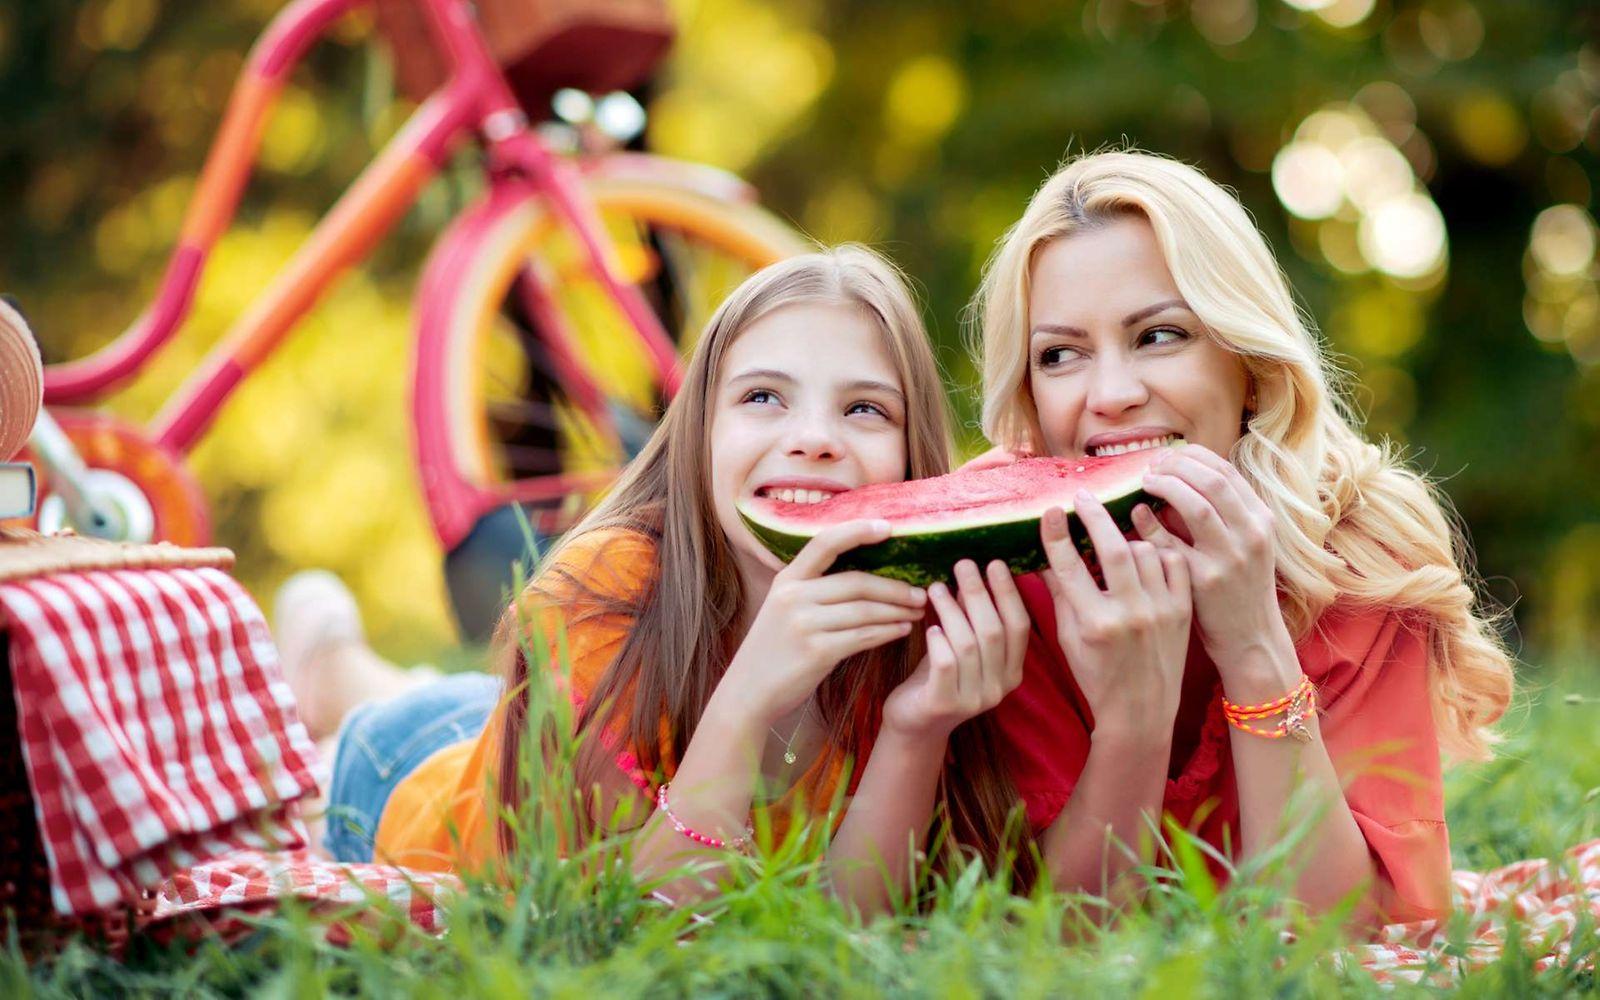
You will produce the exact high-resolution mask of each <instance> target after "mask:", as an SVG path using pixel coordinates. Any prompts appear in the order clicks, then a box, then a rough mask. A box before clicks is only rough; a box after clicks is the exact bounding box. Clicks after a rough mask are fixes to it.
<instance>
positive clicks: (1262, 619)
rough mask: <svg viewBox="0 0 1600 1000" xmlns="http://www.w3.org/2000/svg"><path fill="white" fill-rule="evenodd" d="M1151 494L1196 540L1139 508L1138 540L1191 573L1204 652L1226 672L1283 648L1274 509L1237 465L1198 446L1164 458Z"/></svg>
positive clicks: (1154, 468)
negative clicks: (1258, 649) (1261, 652)
mask: <svg viewBox="0 0 1600 1000" xmlns="http://www.w3.org/2000/svg"><path fill="white" fill-rule="evenodd" d="M1145 489H1146V490H1148V491H1149V492H1150V493H1152V494H1154V495H1155V496H1158V497H1160V498H1161V499H1163V500H1165V501H1166V502H1167V504H1168V505H1169V506H1168V509H1169V510H1170V511H1172V514H1173V516H1176V517H1177V518H1178V519H1179V520H1180V521H1181V522H1182V525H1183V528H1182V530H1183V531H1185V532H1187V533H1188V535H1189V537H1190V538H1192V539H1193V541H1192V542H1185V541H1184V540H1183V539H1181V538H1179V537H1178V536H1176V535H1174V534H1173V533H1172V532H1171V531H1168V530H1167V528H1166V527H1165V526H1163V525H1162V523H1161V520H1160V518H1158V517H1157V516H1156V515H1155V514H1153V513H1151V511H1150V509H1149V508H1148V507H1146V506H1144V505H1142V504H1141V505H1140V506H1139V507H1137V508H1135V509H1134V512H1133V523H1134V527H1135V528H1136V529H1137V530H1138V532H1139V534H1140V536H1142V537H1143V538H1145V539H1146V540H1148V541H1150V542H1151V543H1152V544H1154V545H1155V546H1157V547H1158V548H1160V549H1161V550H1162V552H1163V553H1177V554H1179V555H1181V556H1182V557H1183V559H1184V562H1185V564H1186V565H1187V566H1188V568H1189V578H1190V581H1191V584H1192V586H1193V587H1194V613H1195V620H1196V621H1197V622H1198V623H1199V625H1200V636H1201V639H1202V640H1203V641H1204V643H1205V648H1206V653H1207V655H1209V656H1210V657H1211V658H1212V660H1214V661H1215V662H1216V664H1217V668H1218V669H1219V670H1227V669H1228V666H1229V665H1230V664H1232V663H1235V662H1237V661H1239V660H1240V659H1241V658H1242V654H1244V653H1246V652H1248V651H1249V650H1250V649H1251V648H1252V647H1255V646H1259V645H1263V644H1266V643H1269V642H1270V643H1277V642H1278V640H1279V639H1280V638H1281V637H1280V636H1279V634H1278V633H1279V632H1282V631H1283V629H1284V624H1283V614H1282V612H1281V611H1280V610H1279V608H1278V592H1277V576H1276V565H1275V557H1274V551H1273V531H1272V529H1273V517H1272V511H1271V510H1270V509H1268V507H1267V505H1266V504H1265V503H1263V502H1262V500H1261V498H1260V497H1258V496H1256V492H1255V490H1253V489H1251V488H1250V484H1249V483H1247V482H1245V480H1244V476H1242V475H1240V473H1239V470H1238V469H1235V468H1234V467H1233V464H1232V463H1230V462H1228V461H1227V460H1225V459H1223V458H1222V457H1220V456H1219V455H1217V454H1216V453H1215V452H1213V451H1210V450H1209V449H1206V448H1203V447H1201V446H1200V445H1185V446H1184V447H1183V448H1179V449H1174V450H1172V451H1171V452H1169V453H1168V454H1165V455H1162V456H1161V457H1160V458H1158V459H1156V460H1155V462H1153V463H1152V464H1151V470H1150V472H1149V473H1147V474H1146V476H1145Z"/></svg>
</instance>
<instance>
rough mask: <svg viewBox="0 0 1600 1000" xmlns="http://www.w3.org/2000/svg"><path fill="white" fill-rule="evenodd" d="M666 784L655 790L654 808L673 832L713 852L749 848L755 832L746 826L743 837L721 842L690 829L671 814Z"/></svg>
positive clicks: (718, 839)
mask: <svg viewBox="0 0 1600 1000" xmlns="http://www.w3.org/2000/svg"><path fill="white" fill-rule="evenodd" d="M668 784H669V782H662V783H661V785H660V787H658V788H657V789H656V808H657V809H658V810H660V812H661V815H663V816H665V817H666V818H667V822H668V823H671V824H672V828H673V829H674V830H676V831H678V832H679V833H681V834H683V835H684V836H685V837H688V838H689V839H690V840H692V841H694V842H695V843H697V844H699V845H700V846H702V847H710V848H712V849H714V850H722V849H723V848H728V849H730V850H734V851H742V850H744V849H745V848H747V847H749V846H750V837H751V836H752V835H753V834H754V833H755V831H754V830H752V829H751V828H750V827H748V826H747V827H745V828H744V835H743V836H739V837H735V838H733V839H732V840H723V839H722V838H721V837H713V836H711V835H710V834H707V833H701V832H700V831H698V830H696V829H694V828H692V827H690V826H689V825H688V824H687V823H685V822H684V821H683V820H681V819H679V818H678V817H677V816H676V815H675V814H674V813H673V811H672V807H671V806H670V805H668V804H667V785H668Z"/></svg>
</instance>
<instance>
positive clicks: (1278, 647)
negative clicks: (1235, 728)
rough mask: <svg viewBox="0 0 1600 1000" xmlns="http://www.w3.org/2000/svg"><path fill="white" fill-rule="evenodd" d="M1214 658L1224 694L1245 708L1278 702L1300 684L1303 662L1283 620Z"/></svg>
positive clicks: (1218, 653) (1219, 652) (1217, 653)
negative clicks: (1267, 702)
mask: <svg viewBox="0 0 1600 1000" xmlns="http://www.w3.org/2000/svg"><path fill="white" fill-rule="evenodd" d="M1211 657H1212V662H1214V663H1215V664H1216V665H1217V673H1218V674H1219V675H1221V677H1222V692H1223V694H1224V695H1226V696H1227V698H1228V700H1229V701H1233V702H1236V703H1238V704H1241V705H1245V704H1253V703H1255V702H1259V701H1268V700H1271V699H1273V698H1277V697H1279V696H1281V695H1283V694H1286V693H1287V692H1288V691H1289V690H1290V689H1291V688H1293V687H1294V686H1295V685H1296V684H1298V683H1299V682H1300V677H1301V671H1300V660H1299V657H1298V656H1297V655H1296V654H1295V649H1294V641H1293V640H1292V639H1291V638H1290V637H1289V630H1288V629H1287V628H1286V627H1285V626H1284V624H1283V621H1282V619H1278V620H1276V621H1275V622H1274V623H1273V624H1271V625H1268V626H1267V627H1266V628H1265V629H1263V630H1262V631H1261V632H1260V633H1258V634H1257V635H1255V636H1252V637H1251V638H1250V639H1248V640H1246V641H1243V642H1239V643H1237V644H1234V645H1232V646H1231V647H1230V648H1227V649H1221V650H1218V651H1217V652H1216V653H1213V654H1211Z"/></svg>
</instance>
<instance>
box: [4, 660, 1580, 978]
mask: <svg viewBox="0 0 1600 1000" xmlns="http://www.w3.org/2000/svg"><path fill="white" fill-rule="evenodd" d="M1528 687H1529V691H1530V693H1529V694H1528V695H1527V696H1526V698H1525V700H1524V703H1523V704H1522V706H1521V707H1520V708H1519V709H1518V710H1517V711H1516V712H1514V713H1513V716H1512V718H1511V719H1510V721H1509V724H1508V729H1509V730H1510V732H1511V738H1510V739H1509V740H1508V742H1507V744H1506V745H1505V747H1504V748H1503V752H1502V755H1501V756H1500V757H1499V759H1497V760H1496V761H1494V762H1492V763H1490V764H1487V765H1481V766H1476V767H1471V768H1463V769H1459V770H1457V771H1456V772H1454V773H1452V774H1451V775H1450V777H1449V780H1448V801H1449V819H1450V828H1451V837H1452V842H1453V845H1454V851H1455V857H1456V862H1457V864H1458V865H1461V866H1468V867H1484V866H1490V865H1494V864H1498V863H1502V862H1505V861H1509V860H1515V859H1518V858H1522V857H1529V856H1545V855H1552V854H1556V853H1559V852H1560V850H1561V849H1563V848H1565V847H1568V846H1570V845H1572V844H1574V843H1577V842H1579V841H1581V840H1586V839H1590V838H1593V837H1596V836H1600V754H1597V753H1596V749H1597V742H1600V741H1597V739H1596V736H1595V732H1596V730H1597V729H1600V674H1596V673H1594V672H1590V671H1576V670H1575V671H1569V672H1567V673H1565V674H1562V675H1560V676H1556V677H1551V676H1541V675H1539V674H1537V673H1532V675H1531V676H1530V677H1529V678H1528ZM1574 696H1577V697H1580V698H1582V699H1585V700H1581V701H1577V702H1576V703H1574V700H1573V699H1574ZM1587 699H1596V700H1587ZM571 752H572V748H571V747H570V746H563V747H561V748H559V749H558V750H557V751H556V752H555V753H556V759H554V760H552V761H550V762H549V766H548V767H547V768H546V769H545V770H546V771H547V772H548V773H559V772H560V769H561V767H562V766H563V762H564V760H566V759H570V754H571ZM543 792H544V793H545V794H548V795H551V796H559V795H560V794H561V792H560V787H559V783H556V782H549V783H545V784H544V785H543ZM527 813H528V815H527V816H525V817H523V835H524V838H525V839H524V843H525V845H527V846H526V847H525V850H524V852H523V856H522V857H521V859H520V861H519V863H518V865H517V870H516V871H515V872H513V873H512V877H511V879H510V883H509V886H508V885H507V884H505V883H501V884H497V885H481V884H480V885H474V886H472V887H471V888H470V889H469V891H468V892H467V893H466V894H465V895H464V896H463V897H462V898H460V899H459V900H457V901H456V902H455V903H454V904H453V909H452V915H451V921H450V927H451V930H450V932H449V934H447V935H446V936H444V937H443V938H439V939H433V938H429V937H426V936H423V935H421V934H419V933H415V932H411V931H408V930H405V929H404V928H400V927H398V926H396V927H391V928H390V930H389V934H388V940H383V941H380V940H379V936H380V935H375V934H367V935H363V936H361V937H359V938H358V940H357V941H356V942H355V944H354V945H353V946H351V947H348V948H341V947H334V946H332V945H329V944H327V943H325V942H324V941H323V940H322V936H321V924H320V923H319V922H318V921H316V920H311V919H309V918H308V917H307V916H306V915H305V914H303V913H295V912H288V913H284V914H281V915H278V916H274V917H271V918H265V919H263V920H262V921H261V922H260V925H259V927H258V929H257V930H256V931H255V932H254V933H253V934H252V935H251V936H250V937H249V938H248V939H246V940H245V941H243V942H240V943H237V944H235V945H233V946H232V947H222V946H219V945H217V944H216V943H206V944H203V945H201V946H200V947H199V948H198V949H197V950H193V951H189V950H184V949H178V948H170V947H169V948H160V947H156V946H154V945H151V944H149V943H141V944H138V945H136V947H135V948H134V949H133V951H132V952H131V953H130V954H129V955H128V956H127V958H126V959H125V960H124V961H121V962H117V961H112V960H110V959H108V958H106V957H104V956H102V955H101V954H99V953H97V952H96V951H95V950H94V949H92V948H90V947H88V946H85V945H83V944H74V945H72V946H71V947H69V948H67V949H65V950H64V951H63V952H61V953H60V954H58V955H56V956H54V957H53V958H51V959H50V960H47V961H42V962H38V963H35V964H32V965H30V964H28V963H26V962H25V961H24V960H23V959H22V958H21V956H20V954H19V953H18V951H17V950H16V947H15V945H14V944H13V945H12V946H11V947H10V948H9V949H6V950H3V951H0V996H5V997H21V996H29V995H37V996H84V995H104V994H108V993H109V994H137V995H150V996H186V997H187V996H208V995H209V996H245V995H248V996H251V997H258V996H260V997H276V996H284V997H288V996H307V995H316V994H321V993H338V994H352V995H357V994H359V995H371V996H384V997H387V996H398V995H405V996H421V997H449V998H464V997H475V996H505V997H521V996H526V995H530V994H536V995H541V996H542V995H552V996H573V997H585V998H595V997H600V996H604V997H606V998H608V1000H609V998H611V997H628V996H679V995H694V996H697V997H705V998H710V997H724V996H729V997H731V996H776V997H791V996H792V997H812V996H834V995H838V996H877V995H894V996H953V997H986V996H996V997H999V996H1004V997H1034V996H1041V997H1042V996H1058V995H1064V994H1069V995H1088V996H1100V995H1115V996H1135V997H1146V996H1148V997H1162V998H1168V997H1187V996H1196V997H1202V996H1205V997H1209V996H1230V997H1231V996H1302V995H1304V996H1333V995H1341V996H1342V995H1350V994H1354V995H1368V994H1372V995H1377V994H1383V995H1400V996H1408V995H1414V994H1433V993H1438V992H1447V991H1457V992H1460V993H1461V994H1462V995H1466V996H1479V995H1494V996H1500V995H1507V994H1511V995H1524V996H1539V995H1552V996H1554V995H1562V996H1568V995H1572V994H1574V993H1590V994H1594V993H1600V985H1597V983H1596V978H1595V975H1594V973H1593V971H1585V967H1584V966H1585V963H1587V966H1588V968H1589V969H1590V970H1592V967H1593V965H1594V964H1595V962H1596V959H1597V958H1600V937H1597V936H1596V933H1595V931H1594V929H1593V928H1591V927H1585V928H1582V929H1581V930H1580V934H1579V936H1578V938H1577V940H1576V941H1575V946H1574V960H1573V962H1572V963H1570V964H1569V965H1568V966H1565V967H1560V968H1555V969H1551V970H1547V971H1545V972H1543V973H1539V974H1535V973H1534V971H1533V960H1534V958H1535V957H1536V956H1532V955H1527V954H1522V953H1519V952H1517V951H1515V950H1510V951H1508V952H1507V953H1506V954H1504V955H1503V956H1502V957H1501V958H1500V960H1499V961H1497V962H1496V963H1495V964H1493V965H1491V966H1489V967H1487V968H1483V969H1479V970H1477V971H1474V972H1472V973H1470V974H1469V975H1467V976H1466V977H1464V978H1463V979H1461V980H1459V981H1458V982H1456V983H1455V984H1454V986H1453V987H1452V988H1451V989H1449V990H1447V989H1446V988H1444V987H1439V986H1416V987H1413V986H1404V985H1402V986H1400V987H1396V988H1393V989H1391V990H1388V991H1387V992H1386V991H1385V990H1383V989H1380V988H1379V987H1378V986H1377V985H1375V984H1374V983H1373V982H1372V981H1371V979H1370V978H1369V977H1368V976H1367V975H1366V974H1365V973H1364V972H1363V971H1362V970H1360V969H1359V968H1351V967H1343V968H1341V967H1340V966H1339V965H1337V964H1336V963H1334V962H1332V961H1330V959H1329V956H1330V955H1331V954H1333V953H1334V952H1335V951H1336V950H1337V949H1338V947H1339V946H1340V944H1341V942H1342V939H1341V936H1340V933H1339V932H1338V930H1337V929H1336V927H1335V925H1334V923H1333V922H1332V921H1331V920H1326V921H1321V922H1315V921H1303V920H1297V919H1296V918H1294V917H1293V916H1292V915H1289V913H1287V912H1286V908H1285V907H1284V906H1283V905H1282V902H1283V894H1282V892H1281V891H1280V890H1279V889H1278V888H1277V887H1278V886H1279V885H1280V884H1281V880H1282V872H1281V866H1279V865H1277V864H1275V863H1271V862H1269V863H1266V864H1265V865H1264V866H1263V867H1262V868H1261V869H1260V870H1252V871H1249V872H1246V873H1243V874H1242V875H1241V877H1239V878H1237V879H1235V881H1234V882H1233V884H1232V885H1231V886H1229V887H1227V888H1224V889H1220V890H1219V889H1218V888H1217V887H1216V886H1214V885H1212V884H1211V882H1210V880H1209V879H1208V878H1207V877H1206V876H1205V875H1204V868H1203V865H1201V864H1200V863H1199V860H1198V856H1197V854H1196V853H1195V851H1194V848H1195V846H1196V845H1193V844H1191V843H1188V842H1186V841H1183V840H1181V839H1180V840H1178V841H1177V842H1176V845H1175V850H1174V852H1173V856H1171V857H1169V858H1167V859H1165V867H1166V868H1167V869H1169V871H1168V872H1167V878H1166V881H1165V882H1164V883H1163V887H1162V888H1161V889H1159V890H1158V891H1155V892H1153V893H1151V894H1150V896H1149V898H1148V900H1147V901H1146V903H1145V904H1144V905H1143V907H1142V908H1141V909H1140V910H1138V911H1137V912H1134V913H1130V914H1127V915H1125V916H1123V917H1122V918H1121V919H1120V920H1118V921H1115V922H1114V923H1112V924H1111V925H1109V926H1107V927H1102V926H1100V925H1099V924H1098V923H1097V922H1096V921H1094V920H1092V919H1089V917H1090V916H1092V915H1093V914H1095V913H1097V912H1098V909H1097V907H1096V903H1095V901H1093V900H1089V899H1084V898H1066V897H1062V896H1058V895H1054V894H1048V893H1037V894H1035V895H1033V896H1030V897H1017V896H1014V895H1013V894H1012V893H1010V892H1009V891H1008V890H1007V888H1006V886H1005V884H1004V883H1003V882H1002V881H1000V880H997V879H994V878H990V877H987V876H986V875H985V874H984V873H983V872H981V871H979V870H978V869H977V868H975V867H974V868H969V869H965V870H959V871H956V872H954V873H953V874H951V875H949V876H948V877H943V878H934V877H932V876H930V877H929V878H928V879H927V881H926V883H925V884H924V887H923V893H924V897H923V898H924V900H925V905H924V906H922V907H921V908H920V909H907V910H905V911H903V912H901V913H898V914H896V915H894V916H893V917H888V918H883V919H880V920H877V921H875V922H872V923H870V924H863V923H862V922H861V921H860V920H858V919H856V918H855V917H853V916H852V915H850V914H849V913H847V912H846V911H845V910H843V909H842V908H841V907H840V906H839V905H838V904H836V903H835V902H834V901H833V900H832V899H831V898H829V896H828V895H827V893H826V892H825V891H823V889H822V888H821V887H819V885H818V884H817V882H816V880H815V879H813V878H812V877H811V876H812V875H813V874H814V871H815V862H814V857H815V853H816V848H815V844H807V843H804V842H802V841H800V840H798V839H797V840H795V841H792V842H789V843H786V844H782V845H777V846H776V847H773V848H772V849H771V851H770V856H768V857H766V858H764V859H763V860H761V861H751V862H749V863H748V864H746V865H743V866H742V867H741V868H740V869H739V870H738V871H737V872H736V873H735V875H734V877H733V878H732V880H731V884H730V885H729V886H728V887H727V889H726V891H725V892H724V893H723V894H722V895H720V896H719V897H718V898H716V899H715V900H714V901H711V902H709V903H707V904H705V905H703V906H702V907H700V911H701V913H702V914H703V915H704V916H705V917H707V918H709V920H710V922H709V923H702V922H699V921H698V920H697V919H696V918H695V917H694V916H693V915H691V914H690V913H688V912H687V911H684V910H673V909H670V908H668V907H665V906H663V905H661V904H658V903H656V902H653V901H650V900H649V899H648V898H646V896H645V893H644V892H643V891H642V889H641V887H640V886H639V885H638V884H637V883H636V882H635V881H634V880H633V879H632V878H631V877H630V876H629V875H628V874H627V871H626V865H625V863H622V862H621V860H620V850H621V847H620V845H619V844H616V843H612V844H603V845H599V846H597V847H595V848H593V849H591V850H590V851H588V852H587V853H586V854H585V855H584V856H583V858H582V859H581V863H578V862H572V861H560V860H558V858H557V851H556V847H555V845H556V844H557V843H558V842H559V840H560V837H561V836H562V831H563V828H564V826H565V818H564V811H563V810H561V809H558V808H549V809H537V808H536V809H530V810H527ZM1286 929H1293V930H1294V932H1295V937H1294V939H1293V940H1292V941H1289V940H1286V938H1285V936H1284V934H1283V931H1284V930H1286ZM395 935H398V938H396V937H395Z"/></svg>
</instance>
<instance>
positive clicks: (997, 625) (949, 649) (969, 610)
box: [883, 559, 1028, 742]
mask: <svg viewBox="0 0 1600 1000" xmlns="http://www.w3.org/2000/svg"><path fill="white" fill-rule="evenodd" d="M987 575H988V585H987V586H985V585H984V578H983V576H982V575H980V574H979V573H978V564H977V563H975V562H973V561H972V560H970V559H963V560H962V561H961V562H959V563H957V564H956V567H955V578H956V584H957V587H958V594H959V599H958V596H957V595H953V594H951V593H950V588H948V587H946V586H945V585H944V584H942V583H936V584H934V585H933V586H932V587H930V588H928V597H929V599H930V600H931V601H932V602H933V609H934V611H935V612H937V614H938V615H939V624H937V625H933V626H930V627H929V628H928V653H927V655H926V656H924V657H923V658H922V662H921V663H920V664H918V665H917V669H916V671H915V672H913V673H912V675H911V676H910V677H908V678H906V679H905V681H904V682H902V683H901V684H900V686H899V687H896V688H895V689H894V690H893V691H891V692H890V693H889V697H888V700H886V701H885V702H884V705H883V727H884V729H885V730H890V731H893V732H897V733H901V734H903V735H906V736H910V737H913V738H925V739H936V740H939V741H940V742H943V741H944V740H945V739H946V738H947V737H948V736H949V735H950V731H951V730H952V729H954V728H955V727H956V726H958V725H960V724H961V723H963V722H965V721H967V720H968V719H970V718H972V717H973V716H976V715H981V714H982V713H984V712H987V711H988V710H989V709H991V708H993V707H995V706H996V705H998V704H1000V699H1002V698H1004V697H1005V696H1006V695H1008V694H1010V693H1011V691H1012V690H1013V689H1015V688H1016V686H1017V685H1018V684H1020V683H1021V682H1022V654H1023V651H1024V650H1026V649H1027V647H1028V609H1027V608H1025V607H1024V606H1023V604H1022V595H1021V594H1019V593H1018V592H1017V583H1016V580H1014V579H1012V576H1011V570H1010V568H1009V567H1007V566H1006V564H1005V563H1003V562H1000V561H999V560H996V561H994V562H992V563H990V564H989V569H988V573H987ZM991 595H992V596H991Z"/></svg>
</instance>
